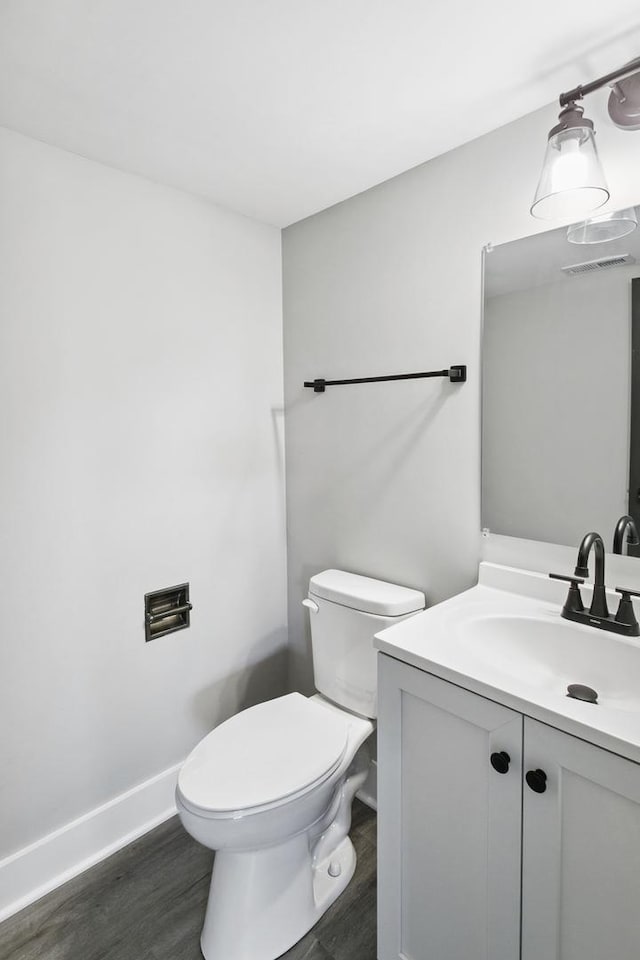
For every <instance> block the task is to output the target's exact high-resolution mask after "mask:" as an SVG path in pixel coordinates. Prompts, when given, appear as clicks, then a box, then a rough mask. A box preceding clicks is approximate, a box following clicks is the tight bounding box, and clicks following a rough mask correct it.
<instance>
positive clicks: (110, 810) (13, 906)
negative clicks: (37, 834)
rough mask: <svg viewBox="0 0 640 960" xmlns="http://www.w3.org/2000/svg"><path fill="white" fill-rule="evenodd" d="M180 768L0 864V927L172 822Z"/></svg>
mask: <svg viewBox="0 0 640 960" xmlns="http://www.w3.org/2000/svg"><path fill="white" fill-rule="evenodd" d="M180 766H181V764H178V765H177V766H175V767H170V768H169V769H168V770H164V771H163V772H162V773H159V774H158V775H157V776H155V777H152V778H151V779H150V780H146V781H145V782H144V783H140V784H138V786H136V787H133V788H132V789H131V790H127V792H126V793H122V794H120V796H118V797H114V798H113V800H109V802H108V803H105V804H103V805H102V806H100V807H96V808H95V810H90V811H89V813H85V814H84V815H83V816H82V817H78V819H77V820H73V821H72V822H71V823H68V824H66V826H64V827H61V828H60V829H59V830H55V831H54V832H53V833H50V834H48V835H47V836H46V837H42V839H41V840H37V841H36V842H35V843H32V844H30V845H29V846H28V847H24V848H23V849H22V850H18V851H17V853H13V854H11V856H9V857H6V858H5V859H4V860H0V922H1V921H2V920H6V918H7V917H10V916H11V915H12V914H14V913H17V912H18V910H22V908H23V907H26V906H28V905H29V904H30V903H33V902H34V901H35V900H39V899H40V897H43V896H44V895H45V894H46V893H49V892H50V891H51V890H54V889H55V888H56V887H59V886H61V884H63V883H66V881H67V880H70V879H71V878H72V877H75V876H77V875H78V874H79V873H82V872H83V870H87V869H88V868H89V867H92V866H93V865H94V864H95V863H98V862H99V861H100V860H104V859H105V858H106V857H108V856H110V855H111V854H112V853H115V851H116V850H119V849H120V848H121V847H125V846H126V845H127V844H128V843H131V841H132V840H135V839H136V838H137V837H141V836H142V835H143V834H145V833H147V832H148V831H149V830H152V829H153V828H154V827H157V826H158V824H160V823H163V821H165V820H168V819H169V817H172V816H173V815H174V814H175V812H176V805H175V799H174V792H175V788H176V781H177V777H178V770H179V769H180Z"/></svg>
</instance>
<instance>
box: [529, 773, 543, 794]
mask: <svg viewBox="0 0 640 960" xmlns="http://www.w3.org/2000/svg"><path fill="white" fill-rule="evenodd" d="M525 780H526V781H527V785H528V786H529V787H530V788H531V789H532V790H533V792H534V793H544V792H545V790H546V789H547V775H546V773H545V772H544V770H527V773H526V775H525Z"/></svg>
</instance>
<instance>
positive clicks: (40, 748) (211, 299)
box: [0, 130, 286, 856]
mask: <svg viewBox="0 0 640 960" xmlns="http://www.w3.org/2000/svg"><path fill="white" fill-rule="evenodd" d="M0 210H1V215H0V312H1V325H0V401H1V402H0V449H1V451H2V454H1V457H2V470H1V471H0V501H1V503H2V509H1V510H0V544H1V547H0V583H2V639H1V641H0V730H1V731H2V736H1V739H0V742H1V744H2V746H1V747H0V809H1V811H2V812H1V816H0V856H2V855H4V854H8V853H10V852H11V851H14V850H17V849H19V848H20V847H22V846H23V845H25V844H28V843H30V842H31V841H34V840H36V839H37V838H38V837H41V836H42V835H44V834H46V833H48V832H49V831H50V830H53V829H54V828H56V827H58V826H60V825H62V824H64V823H66V822H67V821H69V820H71V819H72V818H74V817H77V816H79V815H80V814H82V813H84V812H85V811H88V810H91V809H92V808H94V807H95V806H96V805H98V804H101V803H103V802H104V801H105V800H108V799H109V798H111V797H114V796H115V795H116V794H118V793H120V792H121V791H125V790H127V789H128V788H130V787H131V786H133V785H134V784H136V783H139V782H140V781H142V780H145V779H146V778H148V777H151V776H153V775H154V774H156V773H158V772H159V771H162V770H164V769H165V768H167V767H169V766H171V765H172V764H175V763H177V762H178V761H180V760H181V759H182V758H183V757H184V756H185V755H186V754H187V752H188V751H189V750H190V749H191V747H192V746H193V745H194V743H195V742H196V741H197V740H198V739H199V738H200V737H201V736H202V735H203V734H204V733H205V732H206V731H208V730H209V729H211V727H212V726H213V725H214V724H216V723H217V722H218V721H220V720H222V719H224V718H225V717H227V716H228V715H230V714H231V713H233V712H235V711H236V710H237V709H238V708H239V707H240V706H242V705H244V704H246V703H249V702H253V701H257V700H261V699H266V698H267V697H269V696H272V695H277V694H279V693H280V692H281V691H282V690H283V688H284V683H285V674H286V664H285V659H286V655H285V645H286V632H285V625H286V609H285V586H286V585H285V542H284V504H283V469H282V462H283V442H282V332H281V271H280V235H279V231H278V230H276V229H274V228H271V227H267V226H262V225H260V224H257V223H254V222H252V221H250V220H247V219H244V218H242V217H240V216H236V215H233V214H230V213H226V212H224V211H222V210H220V209H218V208H217V207H215V206H214V205H212V204H210V203H207V202H205V201H201V200H198V199H195V198H193V197H190V196H188V195H186V194H181V193H179V192H177V191H174V190H171V189H168V188H164V187H161V186H157V185H154V184H151V183H149V182H147V181H145V180H143V179H140V178H136V177H133V176H129V175H126V174H122V173H119V172H116V171H114V170H112V169H109V168H107V167H103V166H101V165H99V164H96V163H92V162H90V161H86V160H83V159H81V158H79V157H76V156H73V155H70V154H67V153H64V152H62V151H59V150H56V149H53V148H50V147H48V146H45V145H43V144H41V143H37V142H35V141H32V140H28V139H26V138H23V137H20V136H18V135H15V134H13V133H10V132H8V131H6V130H0ZM185 580H188V581H189V582H190V583H191V594H192V601H193V615H192V626H191V628H190V629H189V630H186V631H182V632H180V633H176V634H174V635H172V636H168V637H163V638H159V639H156V640H154V641H153V642H152V643H149V644H145V642H144V631H143V595H144V593H145V592H146V591H149V590H153V589H156V588H160V587H165V586H169V585H171V584H174V583H180V582H182V581H185Z"/></svg>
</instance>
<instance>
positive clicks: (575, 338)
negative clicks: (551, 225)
mask: <svg viewBox="0 0 640 960" xmlns="http://www.w3.org/2000/svg"><path fill="white" fill-rule="evenodd" d="M591 258H592V255H591V254H589V255H588V256H587V257H586V259H591ZM576 259H578V260H580V259H581V257H580V256H578V257H577V258H576ZM490 262H491V261H490V260H489V263H490ZM638 272H639V271H638V266H637V264H633V265H630V266H624V267H616V268H614V269H611V270H608V271H603V272H602V271H601V272H596V273H586V274H580V275H578V276H575V277H567V278H564V279H561V280H560V281H558V282H557V283H547V284H543V285H542V286H536V287H532V288H529V289H526V290H517V291H515V292H513V293H506V294H504V295H502V296H498V297H492V298H490V299H488V300H487V301H486V303H485V311H484V330H483V336H484V351H483V365H484V366H483V369H484V389H483V435H482V443H483V457H482V526H483V527H488V528H489V529H490V530H491V531H493V532H494V533H500V534H506V535H509V536H513V537H527V538H530V539H532V540H546V541H552V542H556V543H565V544H578V543H580V540H581V538H582V537H583V536H584V534H585V533H586V531H587V529H594V530H598V531H600V532H601V533H602V535H603V536H604V537H605V541H606V542H607V544H608V545H609V546H611V541H612V539H613V531H614V529H615V525H616V522H617V520H618V518H619V517H621V516H623V515H624V514H626V513H628V496H627V490H628V485H629V430H630V401H631V281H632V278H633V277H634V276H637V275H638Z"/></svg>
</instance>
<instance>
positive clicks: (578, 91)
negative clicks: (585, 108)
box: [560, 57, 640, 107]
mask: <svg viewBox="0 0 640 960" xmlns="http://www.w3.org/2000/svg"><path fill="white" fill-rule="evenodd" d="M639 70H640V57H636V58H635V60H631V61H629V63H626V64H625V65H624V67H619V68H618V69H617V70H612V71H611V73H605V75H604V76H603V77H598V79H597V80H592V81H591V83H581V84H580V85H579V86H577V87H574V89H573V90H569V92H568V93H561V94H560V106H561V107H566V106H568V105H569V104H570V103H575V101H576V100H582V99H583V97H586V96H588V95H589V94H590V93H593V92H594V91H595V90H600V88H601V87H606V86H607V85H609V84H612V83H615V82H616V81H617V80H624V79H625V77H629V76H631V74H632V73H637V72H638V71H639Z"/></svg>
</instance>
